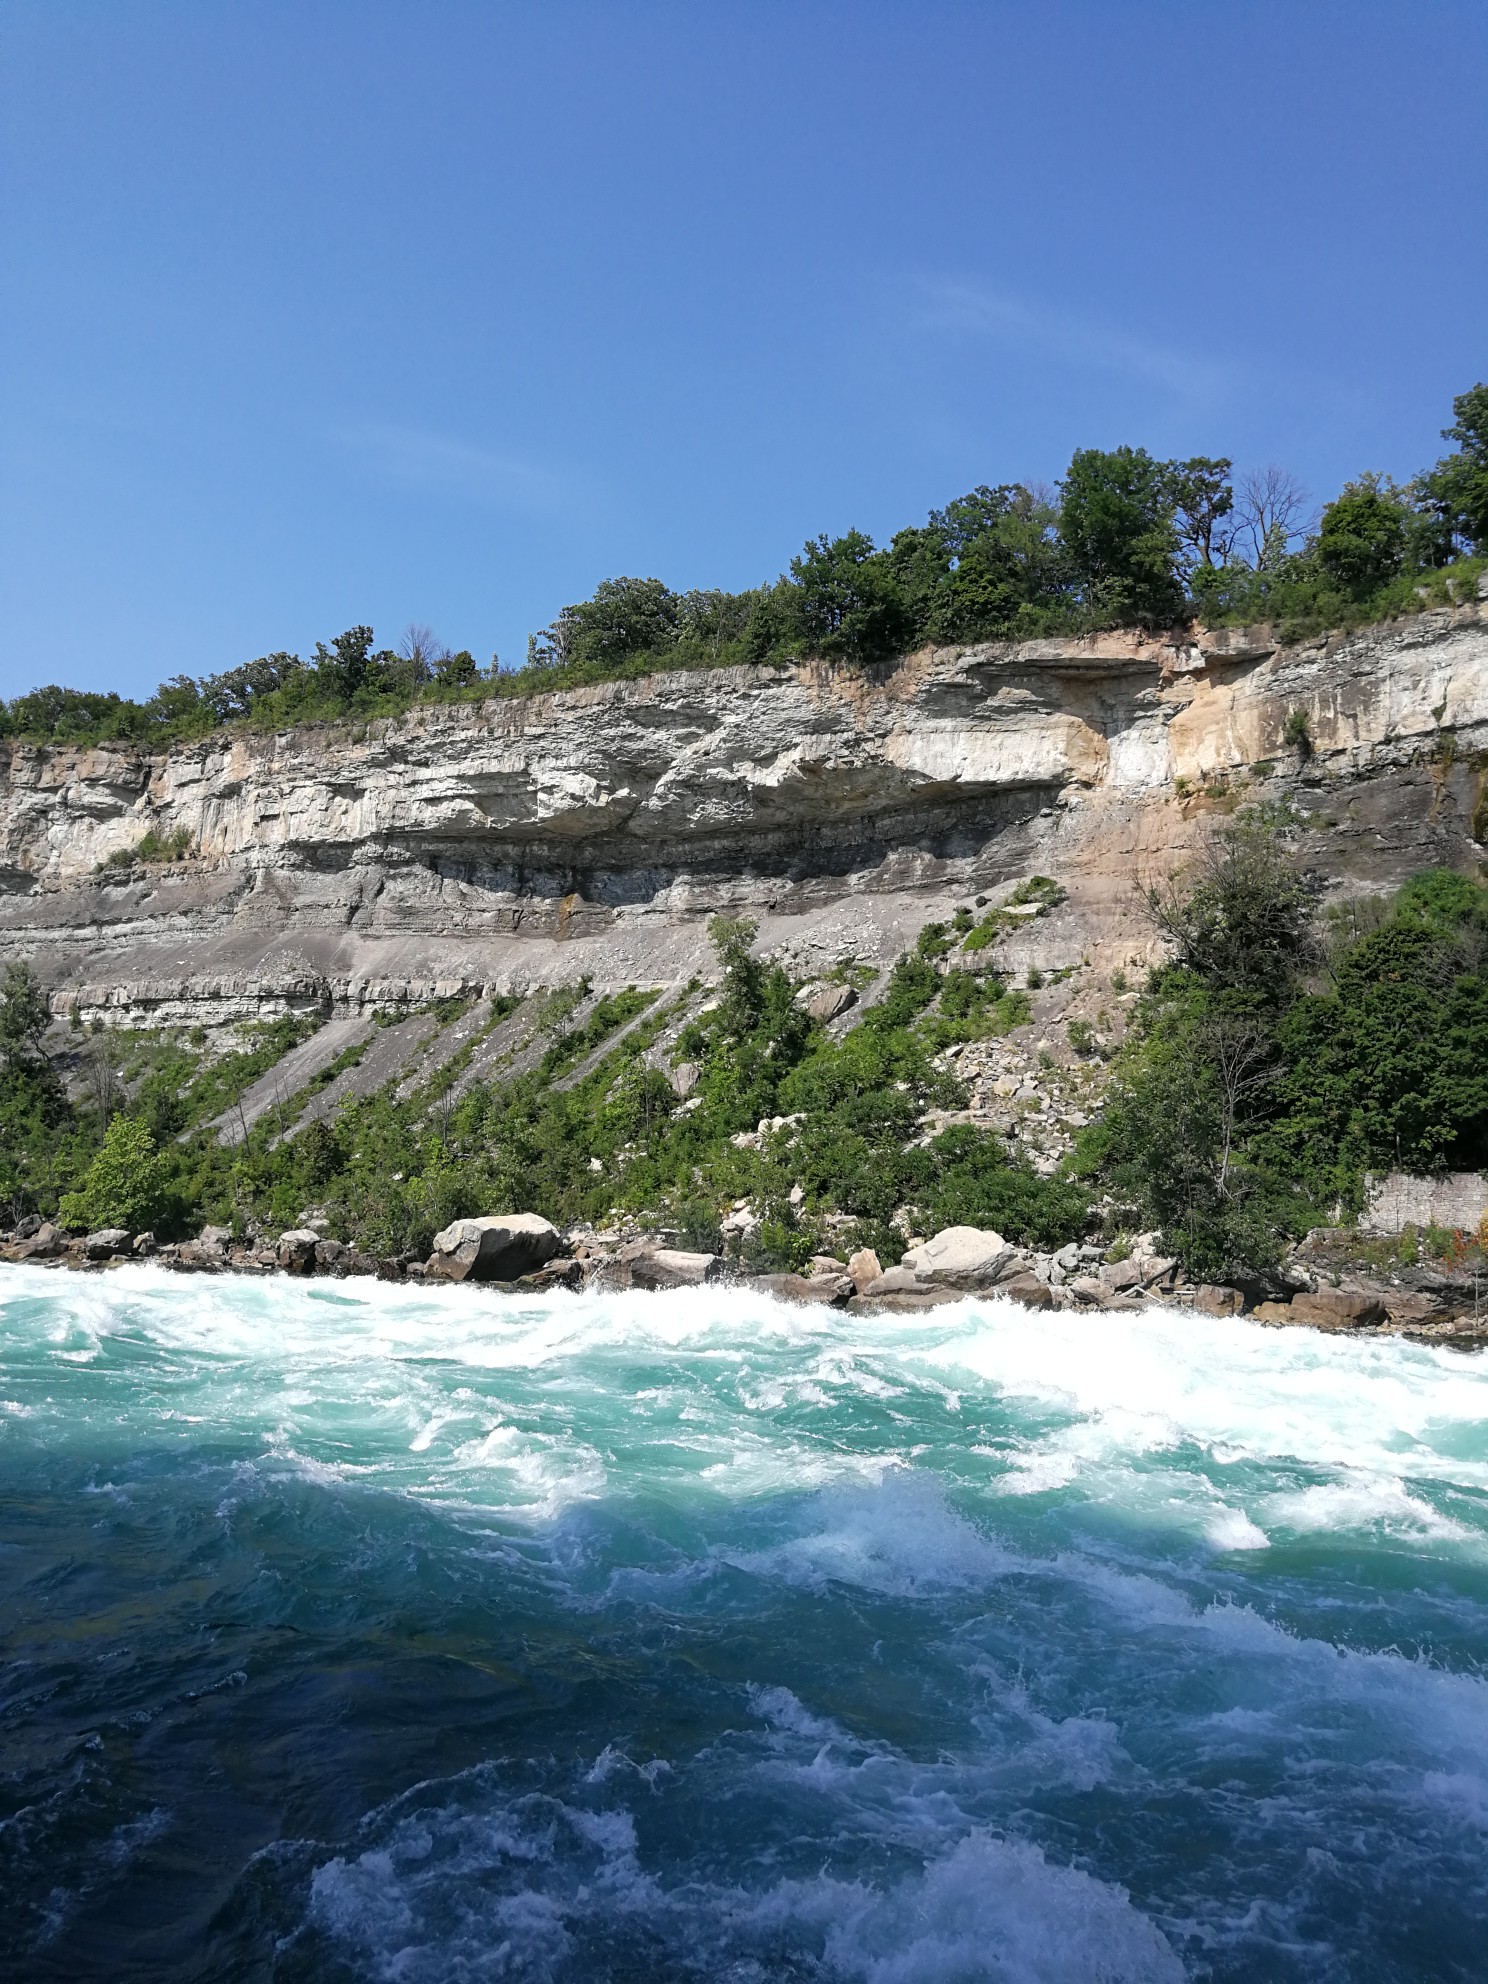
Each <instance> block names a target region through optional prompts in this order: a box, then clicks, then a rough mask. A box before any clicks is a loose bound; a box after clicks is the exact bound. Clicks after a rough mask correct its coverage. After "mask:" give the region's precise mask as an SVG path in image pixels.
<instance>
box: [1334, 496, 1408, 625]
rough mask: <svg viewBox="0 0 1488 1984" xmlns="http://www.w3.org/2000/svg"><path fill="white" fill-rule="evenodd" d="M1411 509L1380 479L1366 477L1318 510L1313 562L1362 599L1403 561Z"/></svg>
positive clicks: (1383, 582) (1399, 567)
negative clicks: (1315, 552)
mask: <svg viewBox="0 0 1488 1984" xmlns="http://www.w3.org/2000/svg"><path fill="white" fill-rule="evenodd" d="M1409 524H1410V511H1409V508H1408V506H1407V505H1406V504H1405V503H1404V502H1403V501H1402V500H1401V499H1400V497H1399V495H1398V494H1397V493H1396V492H1395V491H1394V490H1392V489H1390V488H1388V487H1387V486H1386V485H1384V483H1383V481H1382V478H1380V477H1377V476H1365V477H1363V478H1361V479H1360V481H1358V482H1356V483H1352V484H1350V486H1349V487H1348V488H1347V489H1345V490H1344V492H1343V494H1342V495H1341V496H1339V497H1338V498H1337V499H1336V500H1335V501H1334V502H1332V503H1330V504H1329V505H1328V506H1327V508H1326V509H1325V510H1324V511H1323V517H1322V522H1321V524H1320V525H1319V527H1318V539H1317V561H1318V564H1319V565H1320V566H1321V567H1322V569H1323V570H1324V571H1325V572H1326V573H1327V574H1328V576H1329V577H1330V578H1331V579H1333V580H1334V581H1335V582H1336V583H1337V584H1338V585H1339V586H1341V587H1342V588H1343V590H1344V591H1345V592H1348V593H1352V594H1353V595H1354V597H1355V598H1357V599H1363V598H1365V597H1367V595H1368V594H1370V593H1372V592H1377V591H1378V590H1379V588H1380V587H1381V586H1382V585H1385V584H1386V583H1387V582H1388V581H1389V580H1391V579H1393V578H1394V577H1395V576H1396V574H1397V573H1398V572H1399V571H1400V569H1401V567H1402V565H1403V564H1404V562H1405V548H1406V538H1407V532H1408V528H1409Z"/></svg>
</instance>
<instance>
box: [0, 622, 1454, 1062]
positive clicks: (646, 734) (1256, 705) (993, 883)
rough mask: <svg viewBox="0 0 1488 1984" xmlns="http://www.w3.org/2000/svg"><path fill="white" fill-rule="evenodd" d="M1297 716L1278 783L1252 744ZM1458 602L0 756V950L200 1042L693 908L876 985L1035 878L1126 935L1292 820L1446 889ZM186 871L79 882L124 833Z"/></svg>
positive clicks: (1277, 753) (538, 974) (1094, 926)
mask: <svg viewBox="0 0 1488 1984" xmlns="http://www.w3.org/2000/svg"><path fill="white" fill-rule="evenodd" d="M1296 709H1301V710H1304V711H1305V712H1306V713H1307V718H1308V728H1309V732H1310V736H1311V739H1312V745H1313V751H1312V756H1311V758H1310V760H1309V761H1308V762H1307V763H1306V764H1302V763H1300V762H1299V759H1298V755H1297V753H1296V752H1295V751H1294V750H1293V749H1291V748H1290V747H1288V746H1287V744H1286V743H1285V741H1284V735H1283V733H1284V728H1285V725H1286V721H1287V717H1288V714H1289V712H1291V711H1293V710H1296ZM1485 763H1488V607H1485V606H1482V605H1479V606H1473V607H1465V608H1459V609H1456V610H1455V611H1450V612H1447V611H1443V612H1434V613H1429V614H1423V615H1421V616H1420V617H1419V618H1417V619H1414V620H1410V621H1404V622H1397V623H1392V624H1390V625H1389V626H1386V627H1382V628H1375V629H1371V630H1368V631H1366V632H1364V633H1360V634H1356V635H1351V636H1348V637H1342V638H1335V639H1332V640H1328V641H1321V642H1317V643H1314V644H1310V645H1307V646H1303V647H1296V648H1284V647H1281V646H1279V645H1277V644H1276V642H1275V641H1274V640H1273V639H1272V638H1270V637H1269V636H1268V635H1267V634H1266V633H1265V631H1264V630H1248V631H1244V632H1238V631H1235V630H1226V631H1224V632H1221V633H1218V634H1214V635H1212V636H1209V635H1204V634H1202V633H1198V634H1195V635H1194V636H1193V637H1192V638H1191V639H1185V640H1183V641H1181V642H1178V641H1161V642H1160V641H1147V640H1143V639H1142V638H1140V637H1137V636H1134V635H1109V636H1102V637H1099V638H1095V639H1091V640H1087V641H1038V642H1030V643H1024V644H1022V645H1007V644H999V645H989V646H983V647H975V648H969V649H962V650H936V651H926V652H924V653H921V654H918V655H915V656H912V657H910V658H909V659H907V660H905V661H904V662H902V663H901V664H899V665H898V666H896V667H894V668H892V669H883V670H879V671H873V672H867V673H865V672H862V671H856V670H851V669H848V668H845V667H829V666H824V665H808V664H803V665H800V666H797V667H792V668H789V669H763V668H734V669H720V670H716V671H710V672H706V673H701V672H700V673H685V674H684V673H677V674H662V675H657V676H653V677H650V678H648V679H646V680H642V681H637V682H629V683H608V684H604V685H601V686H599V687H595V688H591V689H585V690H578V691H573V692H569V693H565V694H558V695H552V696H545V697H538V698H533V699H530V700H523V701H518V700H503V701H491V702H488V703H484V704H479V705H470V704H460V705H450V706H441V707H429V708H421V709H417V710H415V711H413V712H411V713H410V714H409V715H408V716H406V717H404V718H400V719H397V720H394V721H386V722H378V723H374V724H371V725H366V726H362V727H351V726H336V727H316V728H308V729H304V730H298V731H294V732H290V733H286V734H282V735H279V736H268V735H259V734H254V733H248V732H241V731H232V732H219V733H217V734H216V735H214V736H212V737H209V738H206V739H203V740H200V741H198V742H195V743H192V744H188V745H182V746H178V747H176V748H173V749H171V750H168V751H164V752H159V753H150V752H145V751H140V750H135V749H131V748H128V747H122V746H108V747H100V748H97V749H89V750H77V749H65V748H57V747H47V748H38V747H33V746H27V745H18V744H10V745H0V951H3V953H4V954H5V955H27V956H30V957H32V958H33V959H34V960H35V962H36V964H37V967H38V969H39V970H41V971H42V972H43V974H44V975H45V976H46V978H47V979H48V980H49V982H50V983H51V984H52V986H53V988H54V997H55V1000H56V1002H57V1004H58V1005H59V1007H60V1006H63V1005H70V1004H73V1003H74V1002H75V1003H77V1004H78V1005H79V1007H80V1008H81V1010H82V1011H83V1012H84V1014H85V1015H86V1014H88V1013H90V1012H99V1013H112V1014H113V1015H115V1016H117V1017H124V1016H126V1015H128V1016H132V1017H135V1018H145V1017H148V1016H151V1015H153V1016H155V1017H157V1018H167V1019H176V1018H199V1019H202V1020H205V1021H206V1022H208V1023H211V1022H214V1021H219V1020H229V1019H233V1018H238V1017H243V1016H246V1015H247V1014H249V1013H253V1012H260V1011H272V1010H279V1009H283V1008H285V1007H311V1006H315V1007H320V1008H323V1009H324V1008H335V1009H338V1010H343V1011H344V1010H348V1009H351V1008H355V1007H358V1006H360V1005H362V1004H365V1003H367V1002H369V1001H371V1002H386V1001H390V1000H391V1001H396V1000H399V999H405V998H410V997H412V998H420V997H427V996H429V995H430V994H431V993H435V992H439V993H445V992H450V991H454V990H457V989H467V990H473V989H476V988H478V987H491V988H504V987H507V986H511V985H521V984H535V983H554V982H557V981H559V980H563V979H568V978H574V977H577V976H579V975H581V974H588V975H589V976H591V977H592V978H593V979H594V981H595V983H596V984H597V985H605V984H614V983H620V984H623V983H628V982H632V981H647V982H652V983H656V982H662V981H665V980H671V979H676V978H679V977H685V976H687V975H688V974H689V973H690V972H692V971H693V970H694V969H696V968H698V967H699V965H700V964H701V963H702V962H703V961H704V958H705V953H706V944H705V938H704V920H705V917H706V914H707V913H708V912H710V911H712V910H715V909H748V910H749V911H750V912H751V913H754V914H756V915H758V916H759V917H760V919H761V923H762V935H763V937H764V939H765V941H766V942H767V943H768V944H770V945H772V946H775V947H783V948H785V949H786V950H788V951H791V952H793V953H794V954H795V955H796V957H797V959H798V961H800V962H802V963H805V964H809V963H811V962H812V961H813V960H816V961H823V960H826V959H828V958H831V957H837V956H840V955H843V954H845V953H848V952H853V953H856V954H857V955H858V956H860V957H864V958H867V959H871V960H873V961H875V962H876V961H878V960H880V959H881V958H883V957H886V956H889V955H892V954H893V952H894V951H896V950H897V949H898V948H899V947H900V945H901V944H902V943H903V941H904V940H905V937H906V935H907V934H909V933H912V932H913V930H915V929H917V928H918V927H919V925H920V924H921V923H922V922H923V921H924V920H925V919H926V917H928V916H931V915H935V914H940V913H944V911H945V910H946V909H947V908H948V907H950V906H953V905H954V904H955V903H957V902H962V901H967V900H970V899H972V898H973V897H974V895H975V894H977V893H983V894H991V893H992V892H993V891H995V890H996V889H997V888H998V887H999V886H1001V885H1002V884H1005V883H1007V882H1009V881H1012V880H1015V879H1017V878H1018V877H1020V876H1023V875H1026V874H1028V873H1031V872H1033V871H1035V870H1042V871H1043V872H1046V873H1052V874H1055V875H1057V876H1058V877H1059V878H1060V880H1061V881H1063V882H1064V883H1065V885H1066V887H1067V888H1068V889H1069V890H1070V894H1071V903H1070V907H1069V909H1068V911H1067V912H1065V913H1062V914H1061V915H1060V916H1059V917H1056V918H1054V919H1046V920H1044V921H1041V922H1040V924H1039V926H1038V928H1037V929H1032V928H1031V929H1030V932H1029V936H1028V939H1027V944H1026V946H1025V948H1027V949H1028V951H1029V956H1030V959H1032V958H1034V957H1035V956H1037V954H1038V953H1039V950H1040V947H1042V949H1043V952H1044V955H1043V957H1042V958H1041V959H1040V961H1042V962H1058V961H1059V960H1058V958H1057V957H1055V956H1053V955H1052V952H1051V949H1050V947H1052V949H1053V951H1057V950H1058V949H1059V948H1060V946H1063V947H1064V948H1066V949H1069V948H1071V947H1073V948H1074V950H1075V952H1076V955H1079V954H1080V953H1082V952H1083V953H1087V954H1088V953H1091V952H1093V951H1099V952H1102V953H1107V952H1108V953H1110V954H1111V956H1112V957H1113V959H1114V956H1115V955H1116V954H1117V953H1120V954H1121V955H1122V956H1123V957H1124V956H1127V955H1133V954H1135V953H1136V952H1138V951H1140V949H1141V946H1142V945H1143V943H1145V941H1146V940H1145V933H1143V932H1141V931H1140V929H1139V927H1138V925H1137V923H1136V922H1135V920H1134V919H1133V917H1132V913H1131V889H1130V883H1131V879H1132V875H1133V872H1134V871H1135V870H1139V869H1142V870H1146V871H1149V872H1150V871H1154V870H1156V869H1158V868H1161V867H1163V866H1167V865H1170V864H1171V863H1172V862H1174V861H1175V860H1178V859H1181V858H1182V855H1183V853H1184V851H1185V850H1186V849H1187V848H1189V847H1191V846H1192V844H1193V842H1194V840H1195V837H1196V836H1197V834H1198V833H1199V832H1201V831H1202V830H1203V827H1204V824H1205V821H1206V819H1207V817H1208V816H1209V815H1210V814H1212V812H1213V811H1214V810H1215V808H1224V807H1227V806H1231V805H1233V804H1234V803H1235V801H1236V799H1237V798H1245V799H1266V798H1269V799H1273V800H1282V799H1284V800H1286V801H1287V802H1288V803H1289V804H1291V805H1292V806H1293V807H1295V808H1299V809H1301V811H1302V812H1304V813H1305V814H1306V815H1307V816H1308V819H1309V831H1308V834H1307V838H1306V843H1305V855H1304V858H1306V859H1308V860H1309V861H1311V862H1313V863H1314V865H1316V866H1317V867H1319V868H1320V869H1321V870H1322V871H1323V872H1324V873H1325V874H1326V875H1327V876H1328V877H1329V878H1330V879H1331V880H1333V881H1335V882H1336V883H1338V884H1339V885H1340V886H1344V887H1348V886H1367V885H1380V884H1384V883H1388V882H1389V881H1392V880H1393V879H1395V878H1396V877H1397V876H1398V875H1400V874H1402V873H1405V872H1408V871H1409V870H1411V869H1414V868H1417V867H1420V866H1423V865H1428V864H1430V863H1433V862H1439V861H1440V862H1447V863H1449V864H1452V865H1457V866H1473V867H1475V866H1476V864H1477V863H1478V861H1479V860H1480V859H1481V858H1482V857H1483V854H1484V850H1483V848H1482V846H1481V845H1480V844H1479V842H1480V841H1481V839H1482V838H1483V836H1484V835H1485V834H1488V802H1485V798H1484V773H1483V769H1482V767H1483V765H1484V764H1485ZM178 829H184V830H185V832H186V833H187V835H188V836H189V837H190V840H191V844H192V853H191V855H190V857H189V858H188V859H187V860H185V861H183V862H177V863H173V864H153V865H149V866H140V865H136V866H135V867H134V868H133V869H132V870H131V869H124V868H118V867H115V868H108V869H105V870H104V871H102V872H100V871H99V864H101V863H105V862H106V861H107V859H108V857H109V856H110V855H112V854H115V853H117V852H120V851H127V850H130V849H132V848H134V847H135V846H136V845H137V844H138V842H139V841H140V840H141V839H142V838H143V836H144V835H145V833H146V832H147V831H150V830H153V831H154V832H155V833H156V834H157V835H158V836H160V837H161V838H162V839H164V838H165V837H167V836H169V835H170V834H171V833H173V832H175V831H177V830H178Z"/></svg>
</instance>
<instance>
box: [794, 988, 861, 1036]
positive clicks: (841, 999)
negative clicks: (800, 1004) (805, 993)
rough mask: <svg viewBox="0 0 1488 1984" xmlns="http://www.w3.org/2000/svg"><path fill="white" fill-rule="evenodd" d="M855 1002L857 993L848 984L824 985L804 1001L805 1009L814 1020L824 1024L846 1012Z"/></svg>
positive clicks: (856, 1001)
mask: <svg viewBox="0 0 1488 1984" xmlns="http://www.w3.org/2000/svg"><path fill="white" fill-rule="evenodd" d="M857 1003H858V995H857V993H856V992H854V990H853V988H852V987H851V986H850V985H824V986H822V988H821V990H820V991H819V992H813V993H812V995H811V997H810V998H809V999H808V1000H807V1001H806V1010H807V1012H808V1013H809V1014H810V1015H811V1017H812V1018H813V1019H814V1020H817V1021H819V1022H820V1024H821V1025H822V1026H825V1025H826V1024H827V1022H828V1021H829V1020H835V1019H836V1018H837V1016H838V1014H839V1013H845V1012H847V1011H848V1010H849V1009H850V1008H851V1007H853V1006H855V1005H856V1004H857Z"/></svg>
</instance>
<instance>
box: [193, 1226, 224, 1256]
mask: <svg viewBox="0 0 1488 1984" xmlns="http://www.w3.org/2000/svg"><path fill="white" fill-rule="evenodd" d="M196 1245H197V1246H198V1247H199V1248H201V1250H202V1251H203V1252H204V1253H206V1252H209V1251H212V1250H215V1251H216V1252H217V1253H219V1254H225V1253H226V1252H227V1250H228V1248H229V1247H230V1246H231V1245H232V1228H231V1227H230V1226H204V1227H203V1228H202V1230H201V1232H200V1233H198V1234H197V1236H196Z"/></svg>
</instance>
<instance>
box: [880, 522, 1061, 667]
mask: <svg viewBox="0 0 1488 1984" xmlns="http://www.w3.org/2000/svg"><path fill="white" fill-rule="evenodd" d="M1058 524H1059V516H1058V512H1057V511H1056V510H1055V509H1054V508H1053V506H1052V505H1051V504H1049V503H1047V502H1045V501H1044V500H1043V499H1042V498H1041V497H1038V496H1036V495H1034V494H1033V492H1032V491H1031V490H1028V489H1025V488H1024V487H1023V486H1022V485H1021V484H1020V483H1009V484H1004V485H1003V486H1002V487H1000V488H997V489H989V488H987V487H986V486H985V485H983V486H982V487H981V488H979V489H973V490H972V491H971V492H970V494H969V495H966V496H959V497H957V498H956V500H955V502H953V503H948V504H947V505H946V507H945V508H944V509H943V510H933V511H932V512H931V513H930V519H929V522H928V523H926V524H924V525H923V526H921V527H920V528H918V529H915V530H902V531H900V532H898V533H897V534H896V536H895V538H894V540H893V543H892V544H891V545H890V546H889V550H888V554H887V555H888V561H889V564H890V567H891V570H892V572H893V575H894V579H895V583H896V585H897V588H898V591H899V593H900V596H901V598H902V599H903V601H904V604H905V607H906V610H907V612H908V615H909V618H910V619H911V620H912V622H913V624H914V629H915V636H916V637H917V638H918V637H922V636H926V637H928V638H929V639H931V640H935V641H972V640H985V639H987V638H988V637H989V636H996V635H1009V634H1015V633H1019V632H1025V631H1026V632H1029V633H1037V632H1039V631H1041V630H1042V628H1044V627H1045V626H1047V625H1048V624H1049V623H1050V621H1051V619H1053V618H1055V617H1057V616H1059V615H1060V614H1061V612H1062V611H1063V610H1064V608H1065V607H1066V605H1067V601H1068V595H1069V578H1068V572H1067V569H1066V565H1065V559H1064V553H1063V550H1062V547H1061V545H1060V543H1059V535H1058Z"/></svg>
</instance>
